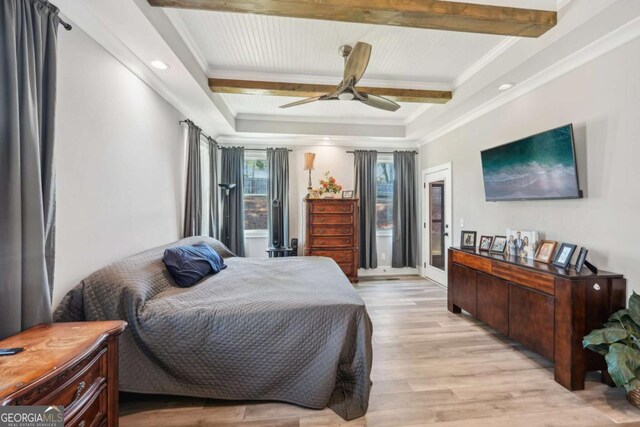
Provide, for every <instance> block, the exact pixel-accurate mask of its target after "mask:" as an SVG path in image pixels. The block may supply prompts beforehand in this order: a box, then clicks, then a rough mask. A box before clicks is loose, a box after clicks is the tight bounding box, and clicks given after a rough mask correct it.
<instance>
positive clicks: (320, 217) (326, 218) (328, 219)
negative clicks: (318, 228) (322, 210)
mask: <svg viewBox="0 0 640 427" xmlns="http://www.w3.org/2000/svg"><path fill="white" fill-rule="evenodd" d="M315 224H333V225H345V224H350V225H351V224H353V215H346V214H314V215H312V216H311V225H315Z"/></svg>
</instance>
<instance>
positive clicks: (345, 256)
mask: <svg viewBox="0 0 640 427" xmlns="http://www.w3.org/2000/svg"><path fill="white" fill-rule="evenodd" d="M311 255H312V256H324V257H329V258H332V259H333V260H334V261H335V262H337V263H338V264H344V263H353V258H354V252H353V251H352V250H348V251H334V250H317V249H316V250H313V251H312V252H311Z"/></svg>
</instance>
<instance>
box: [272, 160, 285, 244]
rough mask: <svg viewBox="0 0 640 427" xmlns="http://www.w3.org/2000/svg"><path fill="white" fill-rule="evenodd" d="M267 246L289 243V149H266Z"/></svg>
mask: <svg viewBox="0 0 640 427" xmlns="http://www.w3.org/2000/svg"><path fill="white" fill-rule="evenodd" d="M267 164H268V168H269V187H268V192H267V200H268V202H269V206H268V228H269V246H271V245H273V246H288V244H289V150H287V149H286V148H276V149H273V148H269V149H267Z"/></svg>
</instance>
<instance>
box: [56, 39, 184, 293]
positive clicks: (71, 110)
mask: <svg viewBox="0 0 640 427" xmlns="http://www.w3.org/2000/svg"><path fill="white" fill-rule="evenodd" d="M182 118H183V117H181V115H180V114H179V113H178V111H177V110H175V109H174V108H173V107H171V106H170V105H169V104H168V103H167V102H165V101H164V100H163V99H162V98H161V97H160V96H159V95H158V94H157V93H156V92H154V91H153V90H152V89H150V88H149V87H148V86H146V85H145V84H144V83H143V82H142V81H141V80H139V79H138V78H137V77H136V76H135V75H134V74H132V73H131V72H130V71H129V70H127V69H126V68H125V67H124V66H123V65H122V64H120V63H119V62H118V61H117V60H116V59H114V58H113V57H112V56H111V55H109V54H108V53H107V52H106V51H105V50H104V49H103V48H102V47H100V46H99V45H98V44H97V43H96V42H95V41H94V40H93V39H91V38H90V37H88V36H87V35H86V34H85V33H84V32H83V31H82V30H81V29H80V28H78V27H77V26H76V27H74V29H73V31H70V32H67V31H60V42H59V65H58V105H57V123H56V126H57V128H56V144H57V145H56V157H57V159H56V161H57V189H58V199H57V200H58V218H57V254H56V276H55V283H56V284H55V289H54V305H55V304H57V303H58V302H59V300H60V299H61V298H62V296H63V295H64V294H65V293H66V292H67V291H68V290H69V289H70V288H72V287H73V286H74V285H76V284H77V283H78V282H79V281H80V280H82V279H83V278H84V277H85V276H87V275H88V274H90V273H92V272H93V271H95V270H97V269H99V268H101V267H103V266H104V265H107V264H108V263H110V262H112V261H115V260H118V259H120V258H122V257H125V256H128V255H131V254H134V253H137V252H140V251H142V250H145V249H148V248H151V247H154V246H157V245H161V244H164V243H167V242H170V241H174V240H177V239H179V238H180V235H181V230H182V226H181V223H182V206H183V202H182V198H183V186H184V184H183V183H184V179H183V174H184V158H185V143H184V135H183V132H184V131H183V129H182V128H181V127H180V126H179V125H178V121H179V120H181V119H182Z"/></svg>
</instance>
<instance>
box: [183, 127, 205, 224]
mask: <svg viewBox="0 0 640 427" xmlns="http://www.w3.org/2000/svg"><path fill="white" fill-rule="evenodd" d="M187 124H188V125H189V133H188V135H187V146H188V147H187V149H188V158H187V197H186V203H185V208H184V228H183V233H182V234H183V235H184V237H190V236H199V235H201V234H202V164H201V163H200V128H199V127H198V126H196V125H195V124H193V122H191V121H190V120H187Z"/></svg>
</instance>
